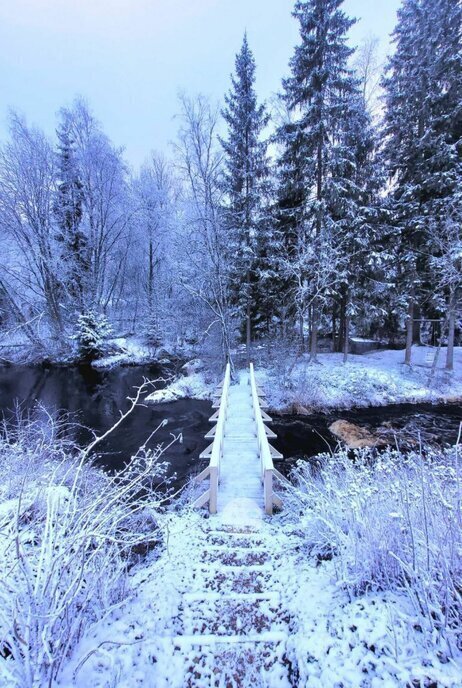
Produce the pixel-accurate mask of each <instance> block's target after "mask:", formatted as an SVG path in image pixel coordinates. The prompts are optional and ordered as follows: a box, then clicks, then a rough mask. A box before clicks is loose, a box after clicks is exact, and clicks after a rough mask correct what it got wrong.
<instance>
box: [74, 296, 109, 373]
mask: <svg viewBox="0 0 462 688" xmlns="http://www.w3.org/2000/svg"><path fill="white" fill-rule="evenodd" d="M111 335H112V329H111V326H110V324H109V322H108V320H107V318H106V316H105V315H103V314H101V313H99V314H98V313H96V312H95V311H93V310H91V309H90V310H88V311H86V312H85V313H81V314H80V315H79V317H78V319H77V324H76V330H75V333H74V334H73V335H72V337H71V339H73V340H74V341H75V342H76V343H77V349H78V354H79V357H80V358H81V360H82V361H93V360H95V359H97V358H101V357H102V356H104V355H105V354H106V353H107V352H108V349H109V347H108V341H107V340H108V339H109V337H110V336H111Z"/></svg>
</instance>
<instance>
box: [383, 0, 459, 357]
mask: <svg viewBox="0 0 462 688" xmlns="http://www.w3.org/2000/svg"><path fill="white" fill-rule="evenodd" d="M461 19H462V17H461V7H460V3H454V2H452V0H405V1H404V3H403V6H402V7H401V9H400V10H399V12H398V24H397V27H396V29H395V32H394V40H395V43H396V50H395V53H394V55H393V56H392V57H391V58H390V60H389V64H388V71H387V76H386V78H385V80H384V87H385V89H386V114H385V131H384V134H385V146H384V155H385V158H386V162H387V166H388V175H389V180H390V184H391V193H390V194H389V198H388V205H389V208H390V212H391V217H392V226H393V229H394V232H395V234H396V244H397V249H396V254H397V257H398V258H399V263H400V265H399V273H400V276H401V280H400V289H401V294H402V297H403V299H404V300H405V301H406V302H407V326H406V330H407V335H406V356H405V362H406V363H408V364H409V363H410V362H411V344H412V341H413V333H414V332H415V330H416V328H415V327H414V318H415V313H416V307H418V309H419V310H418V311H417V312H418V313H420V307H421V306H422V303H423V302H424V301H425V303H426V304H430V305H432V304H433V308H434V309H435V306H436V311H435V310H434V311H433V312H432V313H431V315H434V314H435V313H436V314H438V305H437V303H436V301H437V300H435V299H434V294H433V291H434V288H435V286H434V285H435V276H432V274H431V265H432V264H433V265H435V262H434V260H433V259H432V252H433V251H434V250H435V248H436V244H437V243H438V242H436V244H435V242H432V240H431V236H432V234H433V235H434V234H435V231H436V232H438V230H436V229H435V227H436V225H438V226H439V228H440V231H441V232H442V231H443V230H444V228H445V227H447V226H448V225H447V222H448V217H449V214H452V213H453V212H454V209H455V208H460V192H459V189H460V181H461V162H460V161H461V115H460V112H461V102H462V97H461ZM435 223H436V224H435ZM432 244H433V245H432ZM436 250H438V249H436ZM448 298H449V301H450V302H451V303H452V304H453V305H452V306H450V307H449V310H452V311H453V310H454V308H453V306H454V303H453V299H452V297H451V296H450V295H449V296H448ZM428 309H429V306H428V305H427V311H428ZM452 322H454V321H452ZM417 331H418V328H417Z"/></svg>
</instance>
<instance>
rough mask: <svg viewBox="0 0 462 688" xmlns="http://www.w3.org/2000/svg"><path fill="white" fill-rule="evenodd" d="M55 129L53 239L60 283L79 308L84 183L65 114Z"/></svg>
mask: <svg viewBox="0 0 462 688" xmlns="http://www.w3.org/2000/svg"><path fill="white" fill-rule="evenodd" d="M56 133H57V137H58V152H57V170H58V180H57V191H56V195H55V202H54V215H55V219H56V224H57V232H56V239H57V241H58V242H59V244H60V246H61V250H60V260H61V272H62V273H64V276H63V278H62V280H61V283H62V288H63V289H64V291H65V293H66V295H67V297H68V298H69V299H70V301H71V303H72V305H73V307H74V308H76V309H77V310H79V312H81V311H82V308H83V305H84V292H85V281H86V276H87V273H88V270H89V264H88V256H87V239H86V236H85V233H84V232H83V231H82V229H81V223H82V215H83V211H82V204H83V185H82V183H81V180H80V175H79V169H78V163H77V156H76V151H75V145H74V141H73V139H72V136H71V133H70V127H69V124H68V122H67V118H64V121H63V122H62V124H61V126H60V127H59V128H58V130H57V132H56Z"/></svg>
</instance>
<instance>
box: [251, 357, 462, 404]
mask: <svg viewBox="0 0 462 688" xmlns="http://www.w3.org/2000/svg"><path fill="white" fill-rule="evenodd" d="M434 352H435V349H433V348H431V347H425V346H422V347H413V350H412V364H411V366H406V365H404V363H403V361H404V351H401V350H398V351H393V350H384V351H375V352H371V353H368V354H363V355H358V356H355V355H353V354H350V355H349V356H348V361H347V363H343V354H331V353H329V354H318V361H319V364H310V363H309V361H308V358H307V356H305V357H303V358H300V359H299V360H298V361H296V362H295V364H293V365H292V367H290V362H285V363H284V365H283V366H282V367H281V366H273V367H271V368H270V367H268V368H262V367H257V368H256V373H257V377H258V378H259V381H260V383H261V384H262V385H263V386H264V387H265V391H266V395H267V398H268V401H269V404H270V407H271V408H273V409H275V410H279V411H285V410H294V409H296V408H297V407H298V408H299V409H300V410H302V412H303V408H305V409H306V410H308V411H309V410H310V409H321V410H322V409H326V408H350V407H353V406H382V405H386V404H393V403H404V402H411V403H418V402H448V401H456V400H458V399H460V398H462V347H456V348H455V352H454V371H453V372H452V373H450V372H448V371H445V370H444V369H443V367H444V362H445V354H446V352H445V349H444V348H443V349H442V350H441V352H440V356H439V362H438V368H437V370H436V373H435V376H434V378H433V380H432V381H431V383H430V384H429V377H430V371H431V363H432V361H433V355H434ZM430 354H431V359H430V358H429V355H430ZM301 407H303V408H301Z"/></svg>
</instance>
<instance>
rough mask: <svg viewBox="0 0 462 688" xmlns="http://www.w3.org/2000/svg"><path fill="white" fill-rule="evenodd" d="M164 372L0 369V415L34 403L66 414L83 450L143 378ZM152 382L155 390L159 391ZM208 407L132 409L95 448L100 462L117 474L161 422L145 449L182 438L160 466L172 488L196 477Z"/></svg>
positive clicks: (180, 404)
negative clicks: (174, 482) (165, 467)
mask: <svg viewBox="0 0 462 688" xmlns="http://www.w3.org/2000/svg"><path fill="white" fill-rule="evenodd" d="M162 376H165V371H163V370H161V369H160V368H159V367H157V366H153V365H146V366H137V367H120V368H115V369H112V370H108V371H101V370H96V369H94V368H91V367H89V366H85V367H83V366H75V367H68V368H58V367H55V368H51V367H50V368H31V367H25V366H24V367H22V366H15V367H9V368H0V409H1V410H2V411H3V413H4V414H5V415H6V416H7V417H8V415H11V413H10V412H11V411H12V410H13V409H14V407H15V404H16V403H19V404H21V406H22V407H23V408H24V409H25V410H32V409H34V407H36V406H37V403H38V402H40V403H41V404H43V405H44V406H45V407H46V408H47V409H49V410H50V411H58V410H60V411H65V412H69V413H71V416H72V420H73V421H76V420H77V421H78V422H79V423H81V424H82V426H85V427H75V429H74V430H73V433H74V437H75V439H76V440H77V441H78V442H79V443H81V444H85V443H87V442H88V441H90V440H91V439H92V438H93V435H92V432H91V431H94V432H95V433H96V434H97V435H101V434H103V433H104V432H105V431H106V430H107V429H108V428H110V427H111V426H112V425H113V424H114V422H115V421H116V420H117V419H118V418H119V417H120V411H125V410H126V409H127V408H128V405H129V402H128V401H127V397H133V396H134V393H135V391H136V388H137V387H139V385H141V384H142V382H143V380H144V379H145V378H147V379H149V380H156V379H157V380H159V378H162ZM164 384H165V382H163V381H158V382H157V383H156V384H155V388H157V389H158V388H160V387H162V386H164ZM210 415H211V404H210V402H207V401H196V400H192V399H184V400H181V401H176V402H174V403H169V404H162V405H153V404H149V405H146V406H139V407H137V408H136V409H135V410H134V411H133V413H132V414H131V415H130V416H129V417H128V418H127V419H126V420H124V421H123V423H122V424H121V425H120V426H119V427H118V428H117V429H116V430H115V431H114V433H113V434H111V435H110V437H109V438H108V439H107V440H105V441H104V443H103V444H101V445H99V446H98V453H99V454H101V459H100V460H101V462H102V463H103V464H105V465H107V466H109V467H111V468H114V469H118V468H120V467H122V466H123V464H124V463H125V462H126V461H127V460H128V459H129V458H130V456H132V455H133V454H134V453H135V452H136V450H137V449H138V448H139V447H140V446H141V445H143V444H144V443H145V442H146V440H147V438H148V437H149V435H150V434H151V433H152V431H153V430H154V429H155V428H156V427H157V426H159V425H160V424H161V423H162V421H163V420H164V419H167V421H168V423H167V425H166V426H165V427H161V428H160V429H159V430H158V432H157V433H156V434H155V435H154V437H153V438H152V439H151V441H150V443H149V444H148V447H150V448H152V447H155V446H156V445H158V444H159V443H163V444H164V445H166V444H168V443H170V441H171V439H172V435H174V436H178V435H180V434H181V435H182V438H183V439H182V442H181V443H180V442H175V443H174V444H173V445H172V446H171V447H170V448H169V449H168V453H167V454H166V455H165V456H164V457H163V460H166V461H169V462H170V464H171V470H170V474H172V473H175V474H176V475H177V479H178V480H177V484H181V483H184V481H185V479H186V478H187V477H188V476H189V475H191V473H194V472H196V471H197V469H198V466H199V463H198V459H197V457H198V456H199V453H200V452H201V451H202V450H203V449H204V448H205V447H206V446H207V440H204V435H205V433H206V432H207V431H208V430H209V428H210V424H209V423H208V418H209V416H210Z"/></svg>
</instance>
